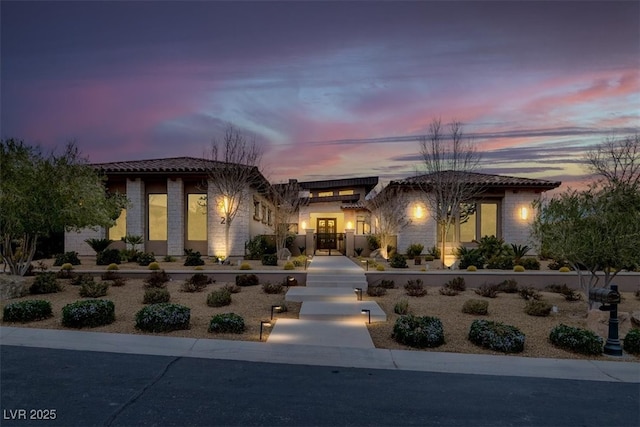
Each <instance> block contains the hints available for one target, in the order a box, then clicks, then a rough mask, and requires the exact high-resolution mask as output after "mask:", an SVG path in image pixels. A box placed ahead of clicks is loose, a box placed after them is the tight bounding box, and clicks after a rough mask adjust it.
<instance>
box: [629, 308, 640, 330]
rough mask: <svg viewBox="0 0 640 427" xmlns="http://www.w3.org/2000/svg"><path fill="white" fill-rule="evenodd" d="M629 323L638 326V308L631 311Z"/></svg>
mask: <svg viewBox="0 0 640 427" xmlns="http://www.w3.org/2000/svg"><path fill="white" fill-rule="evenodd" d="M631 324H632V325H633V326H636V327H638V328H640V310H636V311H634V312H633V313H631Z"/></svg>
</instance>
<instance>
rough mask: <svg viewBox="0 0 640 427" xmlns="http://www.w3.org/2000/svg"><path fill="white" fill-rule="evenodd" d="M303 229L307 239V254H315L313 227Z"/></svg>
mask: <svg viewBox="0 0 640 427" xmlns="http://www.w3.org/2000/svg"><path fill="white" fill-rule="evenodd" d="M305 231H306V233H307V239H306V241H305V244H306V246H307V255H315V254H316V242H314V241H313V232H314V231H315V229H313V228H307V229H306V230H305Z"/></svg>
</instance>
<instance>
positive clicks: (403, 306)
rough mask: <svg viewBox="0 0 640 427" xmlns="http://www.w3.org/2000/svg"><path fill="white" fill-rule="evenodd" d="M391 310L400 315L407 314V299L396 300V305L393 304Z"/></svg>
mask: <svg viewBox="0 0 640 427" xmlns="http://www.w3.org/2000/svg"><path fill="white" fill-rule="evenodd" d="M393 312H394V313H395V314H400V315H404V314H409V301H407V300H406V299H401V300H400V301H398V302H397V303H396V305H394V306H393Z"/></svg>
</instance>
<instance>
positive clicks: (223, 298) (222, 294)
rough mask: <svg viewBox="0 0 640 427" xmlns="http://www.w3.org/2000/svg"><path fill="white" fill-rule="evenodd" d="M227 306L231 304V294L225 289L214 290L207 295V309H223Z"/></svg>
mask: <svg viewBox="0 0 640 427" xmlns="http://www.w3.org/2000/svg"><path fill="white" fill-rule="evenodd" d="M229 304H231V292H229V291H228V290H226V289H216V290H215V291H213V292H211V293H210V294H209V295H207V305H208V306H209V307H224V306H225V305H229Z"/></svg>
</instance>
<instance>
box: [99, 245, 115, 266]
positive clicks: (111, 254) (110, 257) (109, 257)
mask: <svg viewBox="0 0 640 427" xmlns="http://www.w3.org/2000/svg"><path fill="white" fill-rule="evenodd" d="M120 262H121V257H120V251H119V250H117V249H105V250H104V251H102V252H98V254H97V255H96V265H109V264H120Z"/></svg>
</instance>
